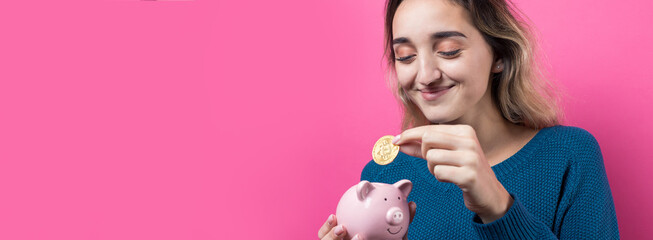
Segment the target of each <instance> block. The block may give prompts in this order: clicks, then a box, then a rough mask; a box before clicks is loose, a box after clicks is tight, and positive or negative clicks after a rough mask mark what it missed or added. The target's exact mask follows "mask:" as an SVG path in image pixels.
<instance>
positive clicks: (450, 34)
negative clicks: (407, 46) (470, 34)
mask: <svg viewBox="0 0 653 240" xmlns="http://www.w3.org/2000/svg"><path fill="white" fill-rule="evenodd" d="M449 37H464V38H467V36H465V34H462V33H461V32H456V31H446V32H436V33H434V34H431V39H433V40H439V39H443V38H449ZM409 42H410V40H408V38H405V37H400V38H395V39H392V45H395V44H400V43H409Z"/></svg>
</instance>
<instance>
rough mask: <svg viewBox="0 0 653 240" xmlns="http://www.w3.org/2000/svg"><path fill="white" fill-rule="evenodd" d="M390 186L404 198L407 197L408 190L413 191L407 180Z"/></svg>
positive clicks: (411, 184) (410, 183)
mask: <svg viewBox="0 0 653 240" xmlns="http://www.w3.org/2000/svg"><path fill="white" fill-rule="evenodd" d="M392 185H393V186H395V187H396V188H398V189H399V191H401V193H403V194H404V196H406V197H408V194H410V190H413V183H412V182H411V181H410V180H407V179H402V180H399V181H397V182H396V183H395V184H392Z"/></svg>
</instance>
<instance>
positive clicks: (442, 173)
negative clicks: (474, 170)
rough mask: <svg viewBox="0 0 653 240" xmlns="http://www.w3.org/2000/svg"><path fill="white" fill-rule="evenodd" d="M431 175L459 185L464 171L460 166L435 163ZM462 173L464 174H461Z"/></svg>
mask: <svg viewBox="0 0 653 240" xmlns="http://www.w3.org/2000/svg"><path fill="white" fill-rule="evenodd" d="M432 173H433V176H435V179H437V180H438V181H440V182H448V183H454V184H456V185H459V184H461V183H463V182H462V180H463V178H464V175H468V174H464V171H462V167H456V166H449V165H435V166H434V167H433V170H432ZM463 174H464V175H463Z"/></svg>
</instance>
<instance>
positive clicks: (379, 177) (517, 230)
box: [361, 125, 619, 240]
mask: <svg viewBox="0 0 653 240" xmlns="http://www.w3.org/2000/svg"><path fill="white" fill-rule="evenodd" d="M492 170H493V171H494V173H495V175H496V176H497V179H498V180H499V181H500V182H501V183H502V184H503V186H504V187H505V188H506V190H507V191H508V192H509V193H510V195H511V196H512V197H513V199H514V203H513V204H512V206H511V207H510V209H509V210H508V212H507V213H506V214H505V215H504V216H503V217H502V218H500V219H498V220H496V221H494V222H491V223H488V224H483V223H482V222H481V220H480V218H479V217H478V215H476V214H475V213H474V212H472V211H470V210H468V209H467V208H466V207H465V204H464V202H463V194H462V191H461V190H460V188H458V186H456V185H455V184H452V183H444V182H439V181H438V180H437V179H436V178H435V177H434V176H433V175H432V174H431V173H430V172H429V170H428V168H427V163H426V160H424V159H421V158H416V157H412V156H409V155H407V154H405V153H403V152H399V155H398V156H397V158H395V160H394V161H393V162H392V163H390V164H388V165H385V166H382V165H378V164H376V163H375V162H374V161H370V162H369V163H368V164H367V165H366V166H365V168H364V169H363V172H362V174H361V180H367V181H371V182H384V183H394V182H396V181H398V180H401V179H408V180H410V181H412V182H413V190H412V192H411V193H410V195H409V196H408V200H409V201H414V202H415V203H416V204H417V213H416V214H415V218H414V219H413V222H412V223H411V225H410V227H409V229H408V239H410V240H415V239H619V229H618V226H617V216H616V213H615V209H614V202H613V199H612V193H611V191H610V186H609V185H608V179H607V176H606V174H605V168H604V164H603V156H602V154H601V149H600V148H599V145H598V143H597V141H596V139H595V138H594V137H593V136H592V135H591V134H590V133H589V132H587V131H585V130H583V129H581V128H577V127H570V126H560V125H558V126H554V127H549V128H544V129H541V130H540V131H539V132H538V133H537V134H536V135H535V137H533V139H531V140H530V141H529V142H528V143H527V144H526V145H525V146H524V147H523V148H522V149H520V150H519V151H518V152H517V153H515V154H514V155H513V156H511V157H510V158H508V159H506V160H504V161H503V162H501V163H499V164H497V165H495V166H493V167H492Z"/></svg>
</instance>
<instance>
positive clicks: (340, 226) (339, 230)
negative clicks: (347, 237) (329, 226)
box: [333, 225, 345, 236]
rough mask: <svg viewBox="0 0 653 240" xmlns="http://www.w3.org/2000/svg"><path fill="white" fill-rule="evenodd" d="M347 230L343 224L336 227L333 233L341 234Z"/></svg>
mask: <svg viewBox="0 0 653 240" xmlns="http://www.w3.org/2000/svg"><path fill="white" fill-rule="evenodd" d="M344 231H345V230H344V229H342V225H338V226H337V227H336V229H333V233H335V234H336V236H340V235H341V234H342V233H343V232H344Z"/></svg>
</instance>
